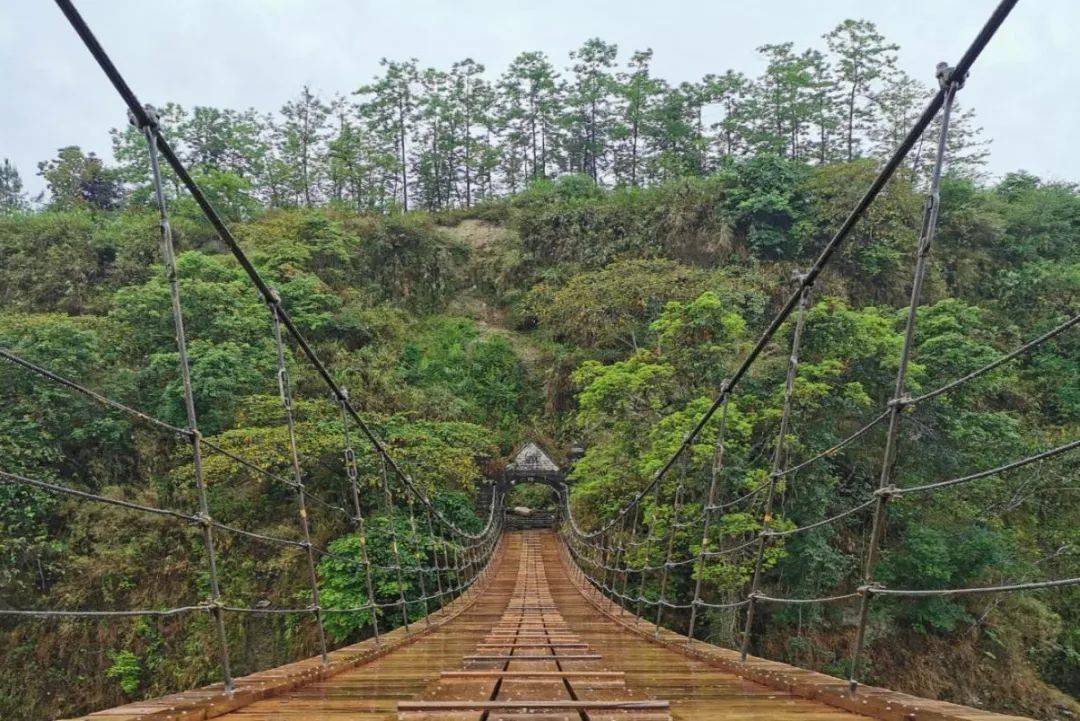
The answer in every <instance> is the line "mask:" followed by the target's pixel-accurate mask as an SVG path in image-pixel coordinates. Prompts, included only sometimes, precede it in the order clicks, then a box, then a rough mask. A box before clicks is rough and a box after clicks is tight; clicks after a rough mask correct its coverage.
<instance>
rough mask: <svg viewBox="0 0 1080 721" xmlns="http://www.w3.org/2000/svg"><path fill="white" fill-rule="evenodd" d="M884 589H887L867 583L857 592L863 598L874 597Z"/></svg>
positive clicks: (880, 585) (881, 585) (876, 584)
mask: <svg viewBox="0 0 1080 721" xmlns="http://www.w3.org/2000/svg"><path fill="white" fill-rule="evenodd" d="M883 588H885V586H884V585H883V584H880V583H877V582H875V583H867V584H865V585H862V586H859V587H858V588H856V589H855V592H856V593H858V594H860V595H863V596H873V595H874V594H875V593H876V592H877V591H880V590H882V589H883Z"/></svg>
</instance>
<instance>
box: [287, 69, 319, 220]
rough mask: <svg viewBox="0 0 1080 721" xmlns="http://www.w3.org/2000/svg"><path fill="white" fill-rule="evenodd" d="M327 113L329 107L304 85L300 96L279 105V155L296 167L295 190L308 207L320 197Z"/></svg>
mask: <svg viewBox="0 0 1080 721" xmlns="http://www.w3.org/2000/svg"><path fill="white" fill-rule="evenodd" d="M329 114H330V108H329V107H327V106H326V104H325V103H323V102H322V101H321V100H320V99H319V98H318V97H317V96H316V95H315V94H314V93H312V92H311V88H309V87H308V86H306V85H305V86H304V87H303V89H302V90H301V91H300V97H298V98H297V99H296V100H293V101H290V102H288V103H286V104H285V105H284V106H283V107H282V108H281V116H282V119H283V120H284V123H282V124H281V125H280V126H279V130H280V133H279V139H278V142H279V149H280V152H281V157H282V160H283V161H284V162H286V163H288V164H291V165H292V166H293V167H294V168H295V175H294V178H295V183H296V193H297V195H298V196H299V197H302V198H303V203H304V205H305V206H307V207H309V208H310V207H312V205H313V204H314V202H315V200H316V198H318V197H319V183H320V181H321V179H322V175H323V168H322V160H323V154H324V147H323V143H324V142H325V140H326V123H327V119H328V117H329Z"/></svg>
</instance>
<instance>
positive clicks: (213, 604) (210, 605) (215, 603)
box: [199, 598, 225, 613]
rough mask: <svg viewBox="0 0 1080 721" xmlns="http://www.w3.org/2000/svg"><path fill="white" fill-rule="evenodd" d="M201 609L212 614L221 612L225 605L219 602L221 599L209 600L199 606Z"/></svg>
mask: <svg viewBox="0 0 1080 721" xmlns="http://www.w3.org/2000/svg"><path fill="white" fill-rule="evenodd" d="M199 606H200V607H201V608H205V609H206V610H207V611H210V612H211V613H214V612H215V611H221V610H223V609H224V608H225V604H224V603H222V602H221V599H217V598H209V599H207V600H205V601H203V602H202V603H200V604H199Z"/></svg>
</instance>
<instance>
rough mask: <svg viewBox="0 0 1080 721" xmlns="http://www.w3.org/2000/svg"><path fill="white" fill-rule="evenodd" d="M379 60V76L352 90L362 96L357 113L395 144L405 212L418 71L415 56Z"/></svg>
mask: <svg viewBox="0 0 1080 721" xmlns="http://www.w3.org/2000/svg"><path fill="white" fill-rule="evenodd" d="M379 64H380V66H381V67H383V68H384V73H383V76H382V77H376V78H375V81H374V82H372V83H370V84H368V85H365V86H363V87H361V88H360V89H359V90H357V91H356V92H357V94H358V95H361V96H364V97H365V100H364V101H363V102H362V103H361V104H360V113H361V115H362V116H363V117H364V118H365V119H366V120H367V121H368V122H369V123H371V126H372V129H373V130H374V131H375V132H377V133H380V134H381V135H382V136H383V137H384V138H386V139H388V140H389V141H391V142H392V144H393V146H394V148H395V154H396V164H397V171H396V172H397V175H398V177H399V178H400V186H399V191H400V192H399V195H400V197H401V208H402V210H403V211H405V212H408V210H409V156H408V142H409V135H410V134H411V132H412V130H413V127H414V123H415V112H416V83H417V82H418V80H419V72H418V71H417V68H416V59H415V58H413V59H411V60H408V61H405V62H397V61H392V60H387V59H386V58H383V59H382V60H381V61H380V62H379Z"/></svg>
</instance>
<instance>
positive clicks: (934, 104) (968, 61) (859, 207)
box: [57, 0, 1017, 537]
mask: <svg viewBox="0 0 1080 721" xmlns="http://www.w3.org/2000/svg"><path fill="white" fill-rule="evenodd" d="M57 1H58V2H64V1H65V0H57ZM1016 3H1017V0H1001V2H1000V3H999V4H998V5H997V7H996V8H995V9H994V11H993V13H991V15H990V17H989V19H988V20H987V21H986V23H985V24H984V25H983V26H982V28H981V29H980V30H979V33H978V34H977V35H976V36H975V39H974V40H973V41H972V42H971V44H970V45H969V46H968V48H967V49H966V50H965V51H964V53H963V55H962V56H961V57H960V60H959V61H957V63H956V65H955V67H954V68H953V72H954V74H955V77H960V78H962V77H966V76H967V74H968V71H969V70H970V69H971V66H972V65H973V64H974V62H975V61H976V60H977V59H978V57H979V55H981V54H982V51H983V50H984V49H985V48H986V45H987V44H988V43H989V42H990V40H991V38H993V36H994V34H995V33H996V32H997V30H998V28H1000V27H1001V24H1002V23H1003V22H1004V21H1005V18H1006V17H1008V15H1009V13H1010V12H1011V11H1012V9H1013V8H1014V7H1015V6H1016ZM947 94H948V87H947V86H946V85H942V86H939V88H938V91H937V92H936V93H935V94H934V96H933V97H932V98H931V99H930V101H929V102H928V103H927V105H926V107H925V108H924V109H923V111H922V113H921V114H920V115H919V117H918V119H917V120H916V121H915V123H914V124H913V125H912V127H911V129H910V130H908V133H907V135H905V136H904V138H903V139H902V140H901V141H900V144H899V145H898V146H897V148H896V150H894V151H893V153H892V155H891V156H889V158H888V160H887V161H886V162H885V164H884V166H883V167H882V169H881V170H880V171H879V172H878V175H877V176H876V177H875V178H874V180H873V182H871V184H870V187H869V188H867V190H866V192H865V193H864V194H863V196H862V197H861V198H860V199H859V201H858V202H857V203H856V204H855V207H854V208H853V209H852V211H851V212H850V213H849V214H848V216H847V217H846V218H845V219H844V221H843V223H841V225H840V228H839V229H838V230H837V231H836V234H835V235H833V237H832V238H831V239H830V240H829V241H828V243H826V244H825V247H824V248H823V249H822V250H821V253H820V254H819V255H818V257H817V258H816V259H815V260H814V262H813V264H812V265H811V266H810V268H809V269H808V270H807V272H806V274H805V275H804V276H803V278H802V280H801V281H800V282H799V284H798V288H796V290H795V291H794V292H793V293H792V294H791V295H790V296H789V297H788V299H787V300H786V301H785V303H784V304H783V306H782V307H781V308H780V310H779V311H778V312H777V313H776V315H775V316H774V317H773V319H772V320H771V321H770V322H769V324H768V326H767V327H766V328H765V330H764V331H763V332H762V334H761V336H760V337H759V338H758V340H757V342H756V343H755V344H754V346H753V347H752V348H751V349H750V351H749V352H748V353H747V355H746V357H745V358H744V359H743V361H742V362H741V363H740V364H739V366H738V368H736V370H735V372H734V373H733V374H732V375H731V377H730V379H729V381H728V383H727V385H726V386H725V387H723V388H721V392H720V394H719V396H717V398H716V399H715V400H714V401H713V403H712V405H711V406H710V407H709V409H708V410H707V411H706V412H705V413H704V414H703V415H702V417H701V418H700V419H699V420H698V422H697V424H695V426H694V427H693V428H692V429H691V431H690V432H689V433H688V434H687V435H686V437H685V438H684V439H683V441H682V443H681V444H680V445H679V447H678V448H677V449H676V450H675V452H674V453H673V454H672V456H671V457H670V458H669V459H668V461H667V462H666V463H665V464H664V465H663V466H661V468H660V469H659V470H658V471H657V472H656V474H655V475H654V476H653V478H652V480H651V481H650V483H649V484H648V485H647V486H646V487H645V488H643V489H642V490H640V491H638V492H637V493H636V494H634V496H633V497H632V498H631V500H630V501H629V503H627V504H626V505H625V506H623V507H622V509H621V510H620V511H619V512H618V513H617V514H616V517H615V518H612V519H610V520H609V521H607V522H605V523H603V524H601V525H600V527H598V528H596V529H594V530H592V531H589V532H586V531H584V530H582V529H581V528H580V527H579V526H578V525H577V523H576V522H575V521H574V519H573V517H572V516H571V517H570V518H569V519H568V520H569V521H570V523H571V526H572V527H573V528H574V530H575V532H577V533H580V534H583V535H585V536H586V537H595V536H597V535H599V534H600V533H601V532H602V531H603V530H606V529H607V527H609V526H611V525H613V524H614V523H615V522H616V520H617V517H618V516H621V515H623V514H624V513H626V512H627V510H628V509H629V508H630V507H632V506H634V505H636V504H637V503H639V502H640V501H641V499H642V498H644V497H645V495H646V494H648V492H649V491H650V490H651V489H652V486H653V485H655V484H656V483H658V482H659V481H660V480H662V479H663V478H664V476H666V475H667V473H668V471H670V469H671V467H672V466H673V465H674V464H675V461H676V460H678V458H679V457H680V456H682V454H683V453H685V452H686V451H687V449H688V448H689V447H690V446H691V445H692V444H693V443H694V441H695V440H696V438H697V437H698V435H699V434H700V433H701V431H702V430H704V429H705V426H706V425H708V423H709V421H710V420H711V419H712V417H713V415H714V414H715V413H716V411H717V410H719V408H720V406H721V405H722V404H723V402H724V397H725V396H727V395H730V394H731V393H732V391H734V390H735V388H736V387H737V386H738V384H739V382H740V381H741V380H742V379H743V377H744V376H745V375H746V374H747V372H748V371H749V370H750V367H751V366H752V365H753V364H754V362H755V361H756V360H757V358H758V356H760V355H761V353H762V352H763V351H764V350H765V347H766V346H767V345H768V343H769V341H770V340H772V337H773V336H774V335H775V334H776V332H777V331H778V330H779V329H780V326H781V325H782V324H783V323H784V321H785V320H787V318H788V316H790V315H791V314H792V313H793V312H794V310H795V307H796V305H797V304H798V302H799V298H800V297H801V296H802V293H803V291H804V290H806V289H807V288H809V287H810V286H812V285H813V284H814V281H815V280H816V279H817V277H818V276H819V275H820V274H821V273H822V271H823V270H824V269H825V267H826V266H827V265H828V263H829V261H830V259H831V258H832V257H833V255H834V254H835V253H836V251H837V250H839V248H840V246H841V245H843V243H844V241H846V240H847V237H848V235H850V234H851V231H852V230H853V229H854V227H855V225H856V224H857V223H858V221H859V219H860V218H862V216H863V215H864V214H865V213H866V211H867V209H868V208H869V207H870V205H871V204H872V203H873V202H874V199H875V198H877V196H878V195H879V194H880V193H881V191H882V190H883V189H884V188H885V186H886V184H887V183H888V182H889V180H890V179H891V178H892V176H893V175H894V174H895V173H896V171H897V169H898V168H899V167H900V165H901V163H903V161H904V159H905V158H906V157H907V155H908V153H909V152H910V151H911V149H912V148H913V147H914V146H915V144H916V143H917V142H918V141H919V139H920V138H921V137H922V135H923V132H924V131H925V130H926V129H927V128H928V127H930V124H931V123H932V122H933V120H934V117H935V116H936V115H937V113H938V111H939V110H940V109H941V108H942V106H943V105H944V103H945V97H946V95H947Z"/></svg>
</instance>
